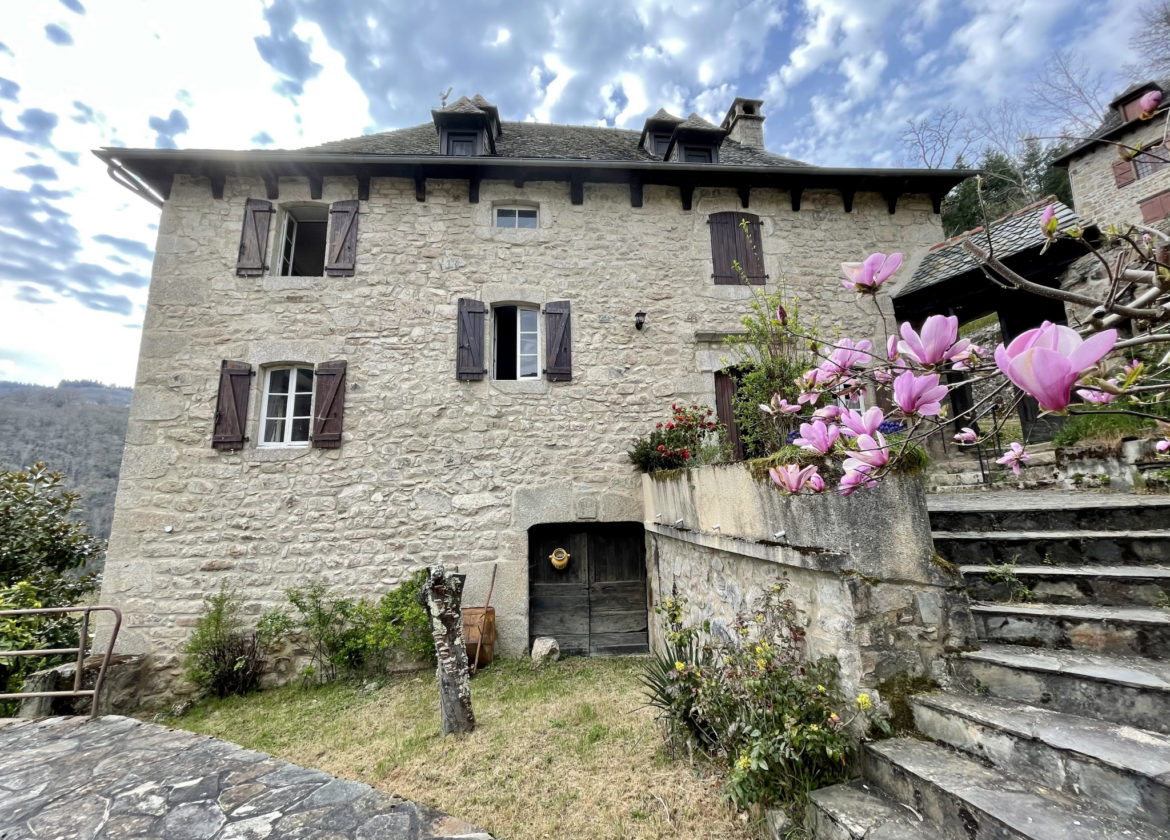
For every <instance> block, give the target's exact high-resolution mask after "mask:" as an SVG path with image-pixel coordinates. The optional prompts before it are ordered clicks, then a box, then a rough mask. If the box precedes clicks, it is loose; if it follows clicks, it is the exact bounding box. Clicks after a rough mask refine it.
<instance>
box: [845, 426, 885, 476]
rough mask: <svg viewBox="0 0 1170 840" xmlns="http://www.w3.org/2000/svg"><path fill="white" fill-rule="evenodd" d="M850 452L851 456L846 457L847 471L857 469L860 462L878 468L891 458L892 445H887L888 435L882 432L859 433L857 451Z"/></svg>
mask: <svg viewBox="0 0 1170 840" xmlns="http://www.w3.org/2000/svg"><path fill="white" fill-rule="evenodd" d="M849 454H850V456H851V457H849V458H846V459H845V470H846V471H849V470H850V469H857V466H856V465H857V464H858V463H861V464H864V465H865V466H867V467H872V468H873V469H877V468H879V467H883V466H885V465H886V462H887V461H889V460H890V447H889V446H887V445H886V437H885V435H883V434H882V433H881V432H876V433H875V434H874V435H872V436H870V435H858V436H857V451H856V452H850V453H849Z"/></svg>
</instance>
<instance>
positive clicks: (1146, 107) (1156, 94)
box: [1138, 90, 1162, 120]
mask: <svg viewBox="0 0 1170 840" xmlns="http://www.w3.org/2000/svg"><path fill="white" fill-rule="evenodd" d="M1161 102H1162V91H1160V90H1151V91H1150V92H1149V93H1147V94H1145V95H1143V96H1142V98H1141V99H1139V100H1138V107H1139V108H1141V109H1142V114H1141V116H1142V119H1144V120H1148V119H1149V118H1150V117H1152V116H1153V115H1154V112H1155V111H1157V110H1158V105H1159V104H1160V103H1161Z"/></svg>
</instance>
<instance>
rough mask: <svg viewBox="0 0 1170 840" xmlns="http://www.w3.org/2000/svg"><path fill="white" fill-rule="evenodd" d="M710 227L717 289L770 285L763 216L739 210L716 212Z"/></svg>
mask: <svg viewBox="0 0 1170 840" xmlns="http://www.w3.org/2000/svg"><path fill="white" fill-rule="evenodd" d="M707 224H708V226H709V227H710V229H711V266H712V271H711V277H712V279H713V280H714V281H715V285H716V286H738V285H741V284H744V283H748V284H751V285H753V286H758V285H763V284H764V283H766V282H767V280H768V275H767V274H765V273H764V254H763V240H762V238H761V235H760V217H759V216H756V215H755V214H754V213H741V212H738V211H728V212H724V213H712V214H711V215H710V216H708V217H707Z"/></svg>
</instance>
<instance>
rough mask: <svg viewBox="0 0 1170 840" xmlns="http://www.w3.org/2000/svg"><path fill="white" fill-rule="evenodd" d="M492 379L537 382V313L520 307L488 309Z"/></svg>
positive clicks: (519, 305) (538, 350)
mask: <svg viewBox="0 0 1170 840" xmlns="http://www.w3.org/2000/svg"><path fill="white" fill-rule="evenodd" d="M492 335H493V351H494V359H493V363H492V375H493V378H495V379H539V378H540V310H539V309H538V308H537V307H536V306H529V305H524V304H518V305H514V306H512V305H509V306H494V307H492Z"/></svg>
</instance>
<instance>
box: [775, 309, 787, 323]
mask: <svg viewBox="0 0 1170 840" xmlns="http://www.w3.org/2000/svg"><path fill="white" fill-rule="evenodd" d="M776 320H777V321H779V322H780V325H781V326H784V325H786V324H787V323H788V310H787V309H785V308H784V307H783V306H777V307H776Z"/></svg>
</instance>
